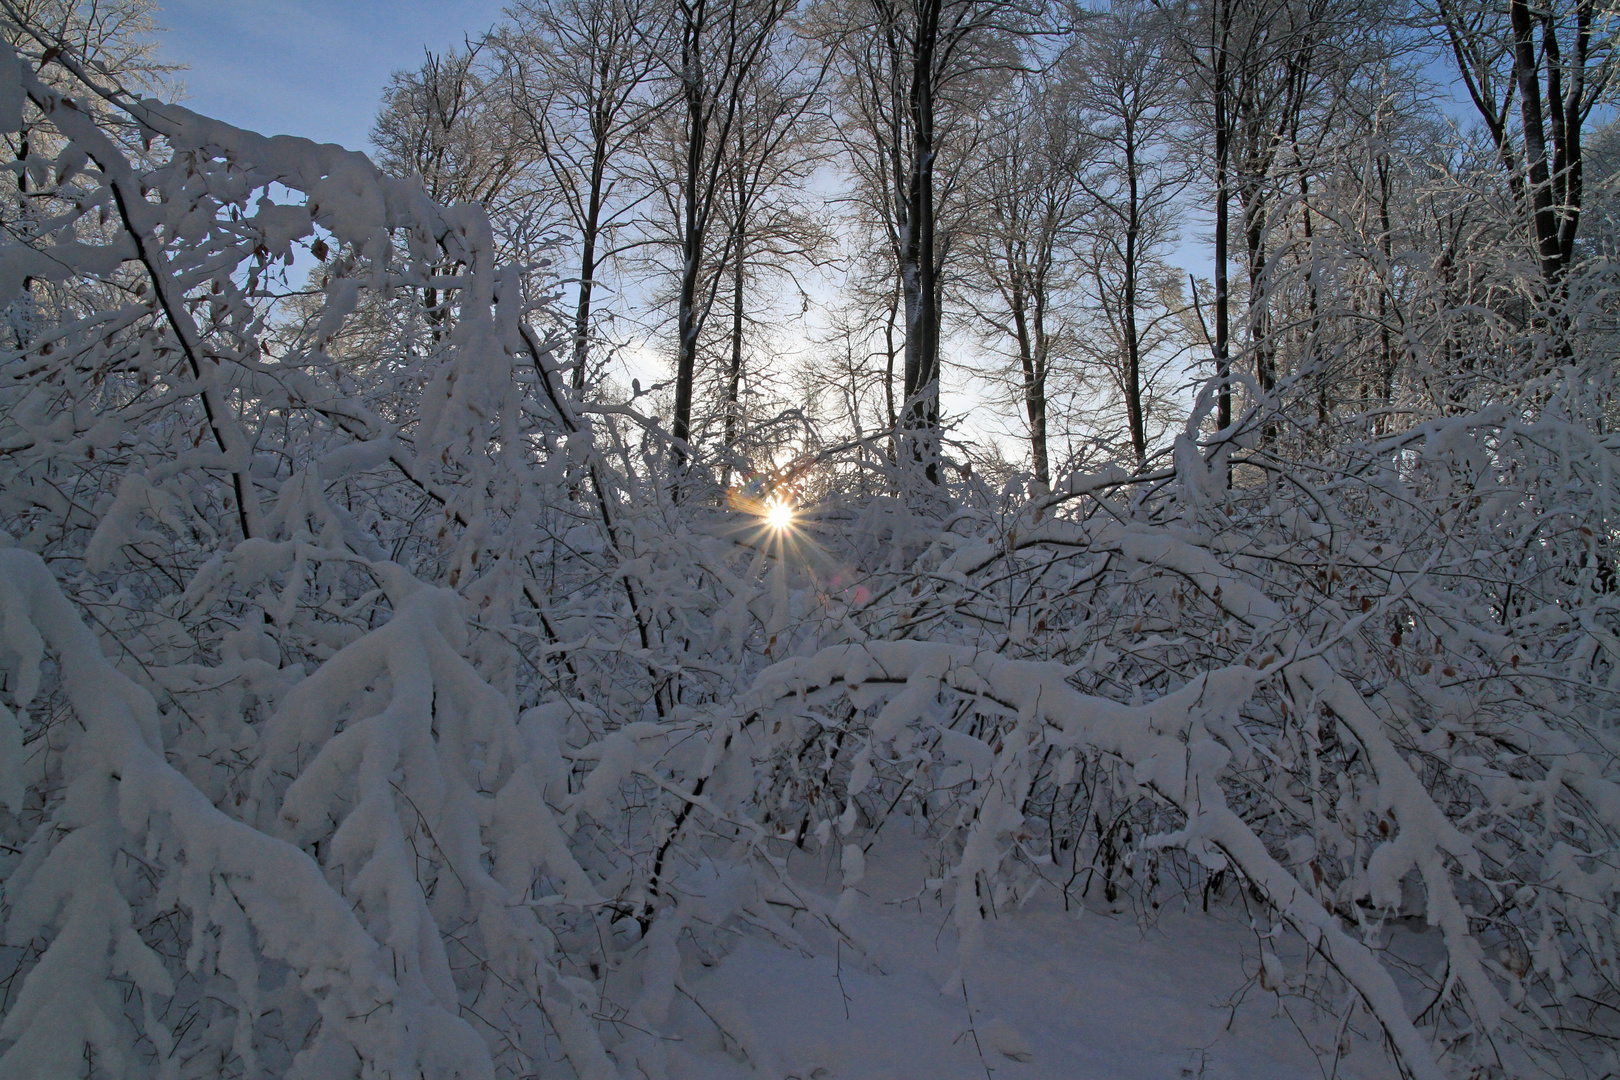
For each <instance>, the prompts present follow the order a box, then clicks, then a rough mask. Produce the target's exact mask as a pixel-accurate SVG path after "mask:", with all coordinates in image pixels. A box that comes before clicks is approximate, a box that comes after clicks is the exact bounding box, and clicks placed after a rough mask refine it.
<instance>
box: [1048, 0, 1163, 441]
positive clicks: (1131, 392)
mask: <svg viewBox="0 0 1620 1080" xmlns="http://www.w3.org/2000/svg"><path fill="white" fill-rule="evenodd" d="M1169 29H1170V28H1169V26H1168V19H1167V18H1166V16H1165V15H1164V14H1163V13H1162V12H1161V11H1160V10H1158V9H1155V8H1152V7H1149V6H1147V5H1146V4H1142V3H1136V2H1134V0H1121V2H1119V3H1116V4H1114V5H1113V6H1112V7H1111V8H1110V9H1109V10H1108V12H1107V13H1106V14H1104V15H1103V16H1102V17H1101V18H1098V19H1095V20H1090V21H1088V22H1086V23H1085V24H1084V25H1083V26H1082V27H1081V29H1080V32H1079V37H1080V41H1079V45H1078V47H1077V48H1076V49H1075V50H1074V51H1073V52H1072V53H1071V54H1070V56H1069V57H1068V58H1067V60H1066V65H1067V67H1068V70H1069V76H1068V78H1067V79H1066V82H1065V85H1066V87H1067V90H1068V93H1069V95H1070V96H1069V99H1068V100H1069V103H1070V107H1071V108H1073V109H1075V110H1076V111H1081V112H1083V113H1084V114H1085V115H1087V116H1089V117H1090V118H1091V130H1092V133H1093V138H1094V139H1095V140H1096V150H1095V156H1094V158H1093V160H1092V161H1091V162H1088V163H1087V164H1088V166H1089V167H1088V168H1086V169H1085V172H1084V176H1083V178H1082V180H1081V183H1082V185H1083V186H1084V188H1085V191H1086V194H1087V195H1088V196H1089V197H1090V206H1089V207H1088V210H1089V213H1088V214H1087V221H1086V225H1085V232H1086V234H1087V240H1088V243H1087V245H1086V246H1087V249H1088V252H1089V257H1088V258H1087V259H1086V262H1087V264H1088V268H1089V270H1090V274H1091V278H1092V283H1093V289H1094V293H1093V295H1094V297H1095V300H1096V304H1097V308H1098V310H1099V312H1100V313H1101V314H1102V317H1103V323H1104V325H1105V326H1106V327H1107V328H1108V336H1109V337H1110V338H1111V339H1112V341H1113V342H1114V343H1115V345H1116V346H1117V349H1116V351H1115V355H1114V360H1113V363H1112V364H1110V365H1109V367H1110V368H1111V369H1112V370H1111V372H1110V374H1111V377H1112V381H1114V382H1115V383H1116V385H1117V386H1118V387H1119V390H1120V393H1121V396H1122V398H1123V403H1124V406H1125V416H1126V424H1127V429H1128V431H1129V435H1130V444H1131V452H1132V454H1133V455H1134V456H1135V458H1136V460H1137V461H1138V462H1142V461H1145V460H1146V458H1147V453H1148V423H1147V421H1148V417H1147V409H1146V406H1145V402H1146V401H1147V400H1149V399H1150V398H1151V397H1152V396H1153V388H1150V387H1149V386H1148V385H1147V382H1148V378H1147V374H1146V372H1147V369H1148V365H1155V366H1159V367H1162V366H1163V364H1164V363H1165V362H1166V358H1165V357H1163V356H1162V355H1161V356H1156V357H1155V356H1150V355H1149V354H1150V353H1153V352H1155V351H1156V350H1155V349H1154V346H1155V345H1157V346H1165V345H1168V344H1169V339H1170V338H1173V337H1174V336H1176V334H1178V333H1179V330H1180V326H1179V322H1178V317H1179V311H1180V306H1181V305H1180V289H1179V286H1178V285H1176V284H1175V282H1176V281H1177V275H1175V274H1173V273H1172V272H1170V271H1169V268H1168V267H1167V266H1166V265H1165V264H1164V262H1163V256H1164V254H1165V253H1166V251H1167V250H1168V249H1169V248H1170V247H1171V246H1172V245H1174V244H1175V242H1176V241H1177V239H1178V238H1179V235H1180V231H1179V224H1180V222H1179V217H1180V215H1179V206H1178V201H1179V199H1180V197H1181V193H1182V191H1183V190H1184V189H1185V188H1186V186H1187V184H1188V182H1189V181H1190V180H1191V178H1192V170H1191V168H1190V167H1189V165H1188V164H1187V162H1186V161H1185V159H1184V157H1183V156H1182V155H1180V154H1178V153H1177V149H1176V142H1177V140H1176V135H1177V134H1178V133H1179V129H1180V127H1181V123H1182V120H1181V116H1180V115H1179V112H1178V109H1177V105H1176V97H1177V94H1176V88H1177V85H1178V83H1179V81H1180V79H1181V77H1182V73H1183V71H1184V69H1183V67H1182V65H1181V64H1180V63H1179V62H1178V58H1177V57H1176V56H1175V55H1173V53H1172V49H1173V44H1172V41H1171V39H1170V37H1169ZM1167 331H1169V332H1170V335H1169V338H1167ZM1172 352H1173V353H1176V354H1179V352H1180V350H1179V348H1174V347H1172Z"/></svg>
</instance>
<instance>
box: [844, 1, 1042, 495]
mask: <svg viewBox="0 0 1620 1080" xmlns="http://www.w3.org/2000/svg"><path fill="white" fill-rule="evenodd" d="M1038 13H1039V9H1038V8H1037V7H1035V6H1033V5H1032V4H1029V3H1021V2H1019V0H850V2H848V3H845V4H842V5H841V6H839V7H838V8H837V10H836V12H835V13H834V14H833V16H832V18H833V20H834V23H835V25H834V27H833V28H831V29H830V30H829V31H828V32H829V34H830V35H831V38H832V40H833V41H834V42H835V47H836V49H837V52H838V55H839V56H840V57H841V62H842V63H844V64H845V65H847V67H846V70H847V74H848V78H847V79H846V80H845V82H844V91H845V99H846V103H847V104H846V112H847V115H848V127H849V128H850V129H853V130H852V132H851V134H852V135H853V138H848V137H846V141H847V142H852V143H853V144H854V145H856V146H858V147H859V148H860V150H861V151H864V154H863V156H865V157H866V160H865V161H864V162H863V163H861V165H860V166H859V171H860V173H861V175H862V178H863V179H864V180H865V181H866V183H867V184H868V186H869V187H870V188H871V190H870V191H869V198H871V199H872V200H873V201H874V202H881V203H883V204H884V207H885V209H883V210H882V211H881V213H880V218H881V220H883V221H884V223H885V225H886V227H887V229H888V230H889V231H890V241H891V244H892V246H893V250H894V270H895V274H896V279H897V280H896V290H895V292H896V294H897V297H898V303H899V306H900V308H901V311H902V314H903V326H904V331H905V351H904V359H903V363H902V371H901V376H902V395H903V400H904V405H903V407H902V416H901V417H900V421H901V423H902V425H903V426H904V427H905V428H906V429H907V430H908V431H909V432H910V433H911V434H910V439H911V442H912V448H911V450H910V454H911V457H912V458H913V459H914V460H915V461H917V462H918V463H920V464H921V465H922V467H923V471H924V473H925V474H926V475H927V477H928V478H929V479H930V480H932V481H934V482H936V483H937V482H938V481H939V478H940V477H939V461H938V456H939V447H938V435H939V424H940V408H939V375H940V323H941V318H940V314H941V307H942V303H943V289H942V282H943V271H944V263H945V260H946V258H947V256H948V255H949V252H950V246H951V236H950V232H949V230H942V229H941V222H940V207H941V203H942V195H944V194H946V192H947V191H948V189H949V188H950V187H952V186H954V185H955V184H956V182H957V180H958V177H957V176H956V173H957V170H958V169H960V167H961V166H962V165H963V164H965V163H966V160H967V158H966V156H965V154H964V153H963V145H962V131H961V128H962V127H963V126H965V125H967V124H968V121H969V120H970V119H971V118H973V117H976V116H977V114H978V104H979V103H980V102H982V101H984V100H985V99H986V97H987V96H988V91H989V90H990V89H991V88H992V87H993V85H994V82H995V81H996V79H997V77H998V73H999V75H1000V76H1002V77H1004V75H1005V73H1007V72H1009V71H1011V70H1013V69H1014V68H1016V67H1017V65H1018V58H1017V51H1018V50H1017V46H1018V44H1019V41H1020V40H1021V38H1022V36H1023V35H1024V34H1025V33H1026V32H1027V31H1028V29H1029V27H1030V25H1031V23H1032V21H1033V20H1034V18H1035V16H1036V15H1037V14H1038ZM890 208H892V209H890Z"/></svg>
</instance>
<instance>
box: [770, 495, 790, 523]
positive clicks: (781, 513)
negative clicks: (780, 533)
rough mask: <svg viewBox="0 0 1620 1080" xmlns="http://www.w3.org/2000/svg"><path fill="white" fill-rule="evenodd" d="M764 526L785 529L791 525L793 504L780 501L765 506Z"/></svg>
mask: <svg viewBox="0 0 1620 1080" xmlns="http://www.w3.org/2000/svg"><path fill="white" fill-rule="evenodd" d="M765 524H767V525H769V526H770V527H771V528H773V529H778V530H780V529H786V528H790V527H791V526H792V525H793V504H792V503H790V502H783V501H782V500H780V499H775V500H772V501H771V502H769V503H767V504H766V505H765Z"/></svg>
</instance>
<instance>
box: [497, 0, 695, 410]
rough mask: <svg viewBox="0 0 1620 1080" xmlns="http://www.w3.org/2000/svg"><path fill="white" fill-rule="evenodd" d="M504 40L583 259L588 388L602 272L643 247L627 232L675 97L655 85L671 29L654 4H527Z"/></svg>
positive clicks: (518, 102)
mask: <svg viewBox="0 0 1620 1080" xmlns="http://www.w3.org/2000/svg"><path fill="white" fill-rule="evenodd" d="M511 17H512V23H511V25H509V26H507V27H504V28H503V29H502V31H501V33H500V34H499V35H498V36H497V38H496V43H497V45H498V48H499V50H500V53H501V56H502V58H503V61H504V64H505V66H506V69H507V72H508V78H509V82H508V86H509V89H510V92H511V93H512V94H513V95H514V100H515V107H516V110H517V114H518V116H519V117H520V118H521V121H522V126H523V129H524V133H525V135H526V137H527V138H528V139H529V140H530V141H532V142H533V143H534V144H535V146H536V147H537V148H538V151H539V153H540V156H541V158H542V159H543V161H544V163H545V168H546V171H547V174H548V177H549V186H550V189H551V190H552V191H553V192H554V193H555V197H556V199H557V201H558V202H559V203H560V204H561V206H562V208H563V210H564V213H565V215H566V219H567V222H568V226H569V229H570V231H571V232H572V233H573V237H574V240H575V242H576V243H577V244H578V245H579V247H578V251H579V255H578V280H577V290H576V293H575V298H574V310H573V327H572V329H573V347H572V350H571V352H572V361H573V377H572V382H573V385H574V388H575V389H576V390H578V389H581V388H583V387H584V386H585V383H586V376H587V366H588V363H587V362H588V358H589V348H590V342H591V333H592V325H593V318H594V316H595V313H596V307H597V303H598V287H599V285H601V284H602V282H601V281H600V280H599V278H600V276H601V272H602V268H603V267H604V266H605V265H607V264H608V263H609V262H610V260H612V259H613V257H614V256H615V255H617V254H619V253H620V252H621V251H623V250H624V249H625V248H626V247H628V246H631V245H633V244H635V243H636V240H635V239H634V238H629V239H624V240H621V239H619V233H620V230H621V227H622V226H623V225H624V224H625V223H626V222H627V220H628V216H629V215H630V213H631V212H632V211H633V209H634V207H635V206H636V205H637V203H638V201H639V199H640V198H642V197H644V196H645V191H644V190H643V189H641V188H640V187H639V185H637V184H636V182H635V180H634V179H633V177H634V170H633V169H627V168H626V157H627V155H629V154H631V153H633V152H634V147H635V144H636V143H637V141H638V140H639V139H640V137H641V136H642V135H643V134H644V133H645V132H646V130H647V127H648V125H649V124H651V123H652V121H653V119H654V118H655V117H656V116H657V115H658V113H659V111H660V110H661V109H662V108H664V107H665V106H666V105H667V104H668V94H667V92H666V91H665V89H664V88H663V87H661V86H660V85H658V84H657V81H656V80H655V79H654V75H655V73H656V72H657V71H658V69H659V66H660V65H661V64H662V63H663V56H662V50H663V48H664V47H665V39H664V36H663V35H664V30H665V28H666V24H665V22H664V21H663V16H662V15H661V14H660V13H659V11H658V9H657V7H656V5H655V4H654V3H652V2H650V0H520V2H519V3H518V4H516V5H515V6H514V7H513V8H512V9H511Z"/></svg>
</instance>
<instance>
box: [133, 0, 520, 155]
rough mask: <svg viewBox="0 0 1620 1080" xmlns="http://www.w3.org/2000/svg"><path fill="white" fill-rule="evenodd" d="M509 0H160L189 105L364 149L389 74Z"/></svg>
mask: <svg viewBox="0 0 1620 1080" xmlns="http://www.w3.org/2000/svg"><path fill="white" fill-rule="evenodd" d="M507 2H508V0H161V6H160V8H159V10H158V12H157V20H158V23H159V25H161V26H163V27H164V28H165V30H166V33H164V34H163V35H162V36H161V39H160V42H161V43H160V46H159V48H160V50H161V52H162V55H163V57H164V59H166V60H169V61H172V62H176V63H181V64H184V65H186V67H187V68H188V70H187V71H185V72H182V73H181V74H180V76H179V77H180V79H181V80H182V81H183V82H184V83H185V87H186V91H187V94H186V98H185V101H184V103H185V104H186V106H187V107H189V108H192V109H195V110H196V111H198V112H201V113H207V114H208V115H211V116H214V117H217V118H218V119H221V120H224V121H226V122H227V123H232V124H236V125H237V126H238V127H246V128H252V129H253V130H255V131H260V132H263V133H265V134H269V135H302V136H304V137H306V138H310V139H316V140H318V141H320V142H335V143H341V144H342V145H344V146H347V147H350V148H351V149H356V150H367V149H369V147H370V142H369V137H368V136H369V133H370V131H371V124H372V120H373V119H374V118H375V116H376V113H377V102H378V100H379V98H380V96H381V92H382V89H383V87H384V86H386V85H387V83H388V77H389V75H390V74H391V73H392V72H394V71H396V70H399V69H402V68H414V67H416V66H418V65H419V64H421V62H422V56H423V49H424V48H428V49H432V50H434V51H442V50H444V49H447V48H449V47H451V46H454V45H459V44H461V42H462V39H463V38H464V37H465V36H466V35H468V34H477V33H479V32H481V31H483V30H486V29H488V28H489V27H490V26H491V25H492V24H494V23H495V22H496V21H498V20H499V19H500V17H501V9H502V8H503V7H504V6H505V4H506V3H507Z"/></svg>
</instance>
